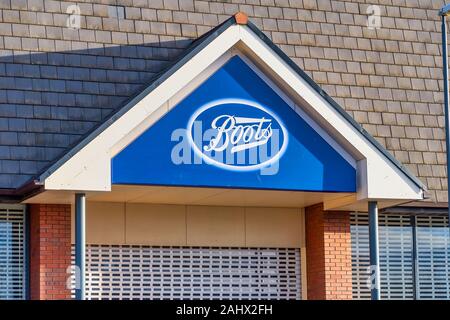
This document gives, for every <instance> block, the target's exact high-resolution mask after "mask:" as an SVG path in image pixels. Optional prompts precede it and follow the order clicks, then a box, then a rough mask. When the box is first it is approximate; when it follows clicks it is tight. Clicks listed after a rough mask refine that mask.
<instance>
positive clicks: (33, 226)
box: [30, 204, 71, 300]
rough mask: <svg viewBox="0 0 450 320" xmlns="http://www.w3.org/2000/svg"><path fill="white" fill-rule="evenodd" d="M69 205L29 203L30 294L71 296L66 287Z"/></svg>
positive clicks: (43, 297) (37, 296)
mask: <svg viewBox="0 0 450 320" xmlns="http://www.w3.org/2000/svg"><path fill="white" fill-rule="evenodd" d="M70 223H71V217H70V205H61V204H32V205H31V206H30V297H31V299H33V300H60V299H70V290H68V289H67V287H66V281H67V277H68V274H67V273H66V270H67V267H68V266H69V265H70V264H71V258H70V256H71V235H70V231H71V229H70Z"/></svg>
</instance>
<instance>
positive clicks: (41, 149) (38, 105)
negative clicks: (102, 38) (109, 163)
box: [0, 40, 192, 189]
mask: <svg viewBox="0 0 450 320" xmlns="http://www.w3.org/2000/svg"><path fill="white" fill-rule="evenodd" d="M191 43H192V40H179V41H167V42H160V43H150V44H143V45H127V46H111V47H105V48H93V49H86V50H72V51H61V52H45V53H43V52H40V53H33V52H25V51H14V52H13V50H1V51H0V133H1V134H0V188H7V189H9V188H17V187H20V186H21V185H22V184H24V183H25V182H26V181H28V180H30V179H31V178H32V177H33V176H34V175H36V174H37V173H39V172H41V171H42V170H43V168H45V167H46V166H48V165H49V164H50V163H51V162H52V161H53V160H55V159H57V158H58V157H60V156H61V155H62V154H63V153H64V152H65V151H67V150H69V149H70V147H71V146H72V145H74V144H75V143H76V142H78V141H79V140H80V139H81V137H82V136H84V135H85V134H87V133H88V132H89V131H90V130H92V129H93V128H95V127H96V125H99V124H100V123H101V122H102V120H104V119H105V118H107V117H108V116H109V115H110V114H111V113H112V112H114V110H116V109H117V108H118V107H120V106H122V105H123V104H124V102H125V101H127V100H128V99H130V98H131V97H133V96H134V95H136V94H137V93H139V92H140V91H141V90H142V89H143V88H144V87H145V86H147V85H148V84H149V83H151V81H152V79H153V78H155V76H157V75H158V73H160V72H162V71H163V70H164V69H165V68H167V67H168V66H169V65H170V63H171V62H172V61H174V60H176V59H177V58H178V57H179V56H180V55H181V54H182V52H183V51H184V49H186V48H187V47H188V46H189V45H190V44H191Z"/></svg>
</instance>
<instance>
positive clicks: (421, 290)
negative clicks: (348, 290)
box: [351, 213, 450, 299]
mask: <svg viewBox="0 0 450 320" xmlns="http://www.w3.org/2000/svg"><path fill="white" fill-rule="evenodd" d="M379 224H380V225H379V226H380V227H379V230H380V269H381V297H382V298H383V299H414V298H417V299H450V280H449V279H450V241H449V230H448V219H447V217H445V216H420V215H419V216H416V217H414V216H409V215H389V214H384V215H383V214H380V216H379ZM414 225H415V226H416V227H415V231H416V241H415V242H416V246H415V247H414V244H413V231H414ZM351 237H352V277H353V286H352V287H353V298H354V299H369V298H370V292H369V289H368V288H367V285H366V279H367V278H368V273H367V267H368V266H369V228H368V217H367V214H366V213H353V214H352V215H351ZM414 250H416V256H417V269H416V272H417V274H416V275H415V277H414V261H413V256H414ZM415 279H416V280H415ZM414 290H415V294H416V296H415V297H414Z"/></svg>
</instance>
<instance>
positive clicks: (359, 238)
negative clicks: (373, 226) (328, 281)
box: [350, 213, 370, 300]
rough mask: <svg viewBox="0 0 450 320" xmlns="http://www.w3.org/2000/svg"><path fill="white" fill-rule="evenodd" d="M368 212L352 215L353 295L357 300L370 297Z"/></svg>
mask: <svg viewBox="0 0 450 320" xmlns="http://www.w3.org/2000/svg"><path fill="white" fill-rule="evenodd" d="M368 225H369V224H368V216H367V214H358V213H353V214H352V215H351V216H350V234H351V241H352V296H353V299H355V300H364V299H370V290H369V289H368V288H367V278H368V276H369V274H368V270H367V268H368V267H369V265H370V262H369V227H368Z"/></svg>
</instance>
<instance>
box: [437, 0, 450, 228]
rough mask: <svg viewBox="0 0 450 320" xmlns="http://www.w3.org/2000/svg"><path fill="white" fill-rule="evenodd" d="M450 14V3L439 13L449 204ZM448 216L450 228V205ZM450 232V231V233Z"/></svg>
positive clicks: (449, 197)
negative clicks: (449, 47) (449, 42)
mask: <svg viewBox="0 0 450 320" xmlns="http://www.w3.org/2000/svg"><path fill="white" fill-rule="evenodd" d="M449 14H450V4H447V5H445V6H443V7H442V8H441V10H440V11H439V15H440V16H441V18H442V69H443V73H444V113H445V148H446V154H447V206H448V202H449V201H450V188H449V186H450V176H449V172H450V170H449V168H450V138H449V126H450V124H449V114H448V112H449V110H448V103H449V93H448V56H447V21H446V19H447V16H448V15H449ZM448 207H449V208H448V218H449V220H448V221H449V228H450V206H448ZM449 234H450V233H449Z"/></svg>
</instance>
